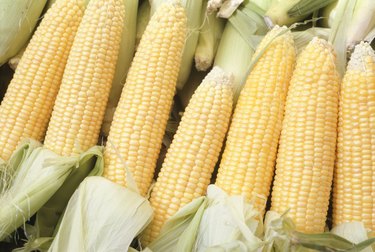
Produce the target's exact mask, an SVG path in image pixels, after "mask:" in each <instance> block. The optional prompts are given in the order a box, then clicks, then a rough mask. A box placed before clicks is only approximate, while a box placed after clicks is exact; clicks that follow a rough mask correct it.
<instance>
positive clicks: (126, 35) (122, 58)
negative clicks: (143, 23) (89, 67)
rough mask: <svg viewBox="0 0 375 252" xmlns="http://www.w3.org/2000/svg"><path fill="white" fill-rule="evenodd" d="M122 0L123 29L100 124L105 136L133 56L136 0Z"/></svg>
mask: <svg viewBox="0 0 375 252" xmlns="http://www.w3.org/2000/svg"><path fill="white" fill-rule="evenodd" d="M123 1H124V5H125V18H124V29H123V31H122V37H121V43H120V51H119V53H118V59H117V64H116V70H115V75H114V76H113V80H112V87H111V91H110V93H109V97H108V103H107V108H106V112H105V115H104V120H103V124H102V132H103V134H104V135H105V136H108V134H109V128H110V126H111V123H112V119H113V115H114V113H115V110H116V106H117V103H118V101H119V100H120V96H121V91H122V88H123V86H124V84H125V79H126V75H127V73H128V70H129V67H130V63H131V61H132V60H133V56H134V48H135V37H136V25H137V13H138V12H137V10H138V0H123Z"/></svg>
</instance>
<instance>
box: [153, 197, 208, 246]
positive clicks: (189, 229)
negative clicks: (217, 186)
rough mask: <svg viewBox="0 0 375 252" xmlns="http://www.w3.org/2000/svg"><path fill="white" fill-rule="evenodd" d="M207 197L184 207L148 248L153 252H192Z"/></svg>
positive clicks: (168, 222)
mask: <svg viewBox="0 0 375 252" xmlns="http://www.w3.org/2000/svg"><path fill="white" fill-rule="evenodd" d="M207 205H208V200H207V198H206V197H199V198H197V199H195V200H193V201H192V202H191V203H189V204H187V205H185V206H184V207H182V208H181V209H180V210H179V211H178V212H177V213H176V214H175V215H173V216H172V217H171V218H170V219H169V220H168V221H167V222H166V223H165V225H164V226H163V228H162V230H161V233H160V235H159V237H158V238H157V239H156V240H154V241H153V242H151V243H150V245H149V246H148V247H149V249H151V250H152V251H153V252H169V251H170V252H174V251H192V248H193V247H194V243H195V239H196V235H197V232H198V228H199V224H200V222H201V219H202V216H203V212H204V209H205V208H206V207H207Z"/></svg>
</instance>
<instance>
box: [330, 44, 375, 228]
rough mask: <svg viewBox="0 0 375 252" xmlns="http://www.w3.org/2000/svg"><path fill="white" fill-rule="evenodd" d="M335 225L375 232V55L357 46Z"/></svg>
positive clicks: (342, 131)
mask: <svg viewBox="0 0 375 252" xmlns="http://www.w3.org/2000/svg"><path fill="white" fill-rule="evenodd" d="M338 129H339V130H338V141H337V162H336V170H335V176H334V187H333V222H334V224H340V223H343V222H351V221H362V222H363V223H364V224H365V226H366V227H367V228H368V229H370V230H372V231H375V199H374V194H375V180H374V178H375V144H374V140H375V54H374V51H373V50H372V49H371V47H370V45H369V44H368V43H361V44H359V45H357V46H356V48H355V50H354V53H353V54H352V56H351V59H350V61H349V64H348V68H347V71H346V74H345V76H344V79H343V83H342V87H341V96H340V109H339V127H338Z"/></svg>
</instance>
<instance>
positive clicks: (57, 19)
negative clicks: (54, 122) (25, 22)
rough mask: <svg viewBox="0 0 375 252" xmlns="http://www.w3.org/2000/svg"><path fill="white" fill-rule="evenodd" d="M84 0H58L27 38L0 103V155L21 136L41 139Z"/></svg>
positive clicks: (8, 151)
mask: <svg viewBox="0 0 375 252" xmlns="http://www.w3.org/2000/svg"><path fill="white" fill-rule="evenodd" d="M85 7H86V6H85V0H58V1H57V2H56V3H55V4H54V5H53V6H52V7H51V8H50V9H49V10H48V12H47V13H46V14H45V16H44V18H43V20H42V22H41V23H40V25H39V26H38V28H37V30H36V31H35V33H34V36H33V37H32V39H31V40H30V43H29V45H28V46H27V48H26V50H25V52H24V54H23V57H22V59H21V61H20V63H19V65H18V67H17V70H16V72H15V74H14V77H13V79H12V81H11V83H10V84H9V87H8V90H7V92H6V94H5V97H4V99H3V101H2V103H1V106H0V146H1V148H0V157H1V158H2V159H4V160H7V159H8V158H9V157H10V155H11V154H12V153H13V151H14V150H15V149H16V147H17V145H18V144H19V143H20V142H21V141H22V140H23V139H24V138H33V139H35V140H38V141H40V140H42V139H43V137H44V134H45V131H46V128H47V124H48V120H49V119H50V116H51V112H52V108H53V104H54V102H55V98H56V95H57V92H58V90H59V87H60V83H61V79H62V76H63V72H64V69H65V64H66V62H67V58H68V55H69V52H70V49H71V46H72V44H73V40H74V36H75V35H76V32H77V29H78V26H79V23H80V22H81V19H82V17H83V12H84V10H85Z"/></svg>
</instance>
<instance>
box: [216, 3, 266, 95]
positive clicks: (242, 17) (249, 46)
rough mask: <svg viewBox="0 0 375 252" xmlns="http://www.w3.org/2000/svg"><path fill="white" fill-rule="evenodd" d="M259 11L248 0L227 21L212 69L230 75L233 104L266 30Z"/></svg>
mask: <svg viewBox="0 0 375 252" xmlns="http://www.w3.org/2000/svg"><path fill="white" fill-rule="evenodd" d="M257 11H258V12H259V11H260V12H261V10H260V8H259V7H257V6H256V5H254V4H252V3H251V2H249V1H245V2H244V5H243V6H242V7H240V8H239V9H237V10H236V12H235V13H234V14H233V15H232V16H231V17H230V18H229V19H228V21H229V22H227V24H226V26H225V28H224V32H223V35H222V37H221V41H220V44H219V48H218V51H217V53H216V56H215V62H214V65H215V66H219V67H221V68H222V69H223V70H224V71H226V72H228V73H232V74H233V76H234V101H235V102H236V101H237V99H238V96H239V94H240V91H241V89H242V86H243V84H244V82H245V80H246V78H247V74H248V72H249V69H250V67H251V59H252V56H253V54H254V51H255V49H256V47H257V46H258V44H259V43H260V41H261V39H262V37H263V36H264V35H265V33H266V32H267V31H268V28H267V26H266V24H265V23H264V20H263V18H262V17H261V16H260V14H259V13H257Z"/></svg>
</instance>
